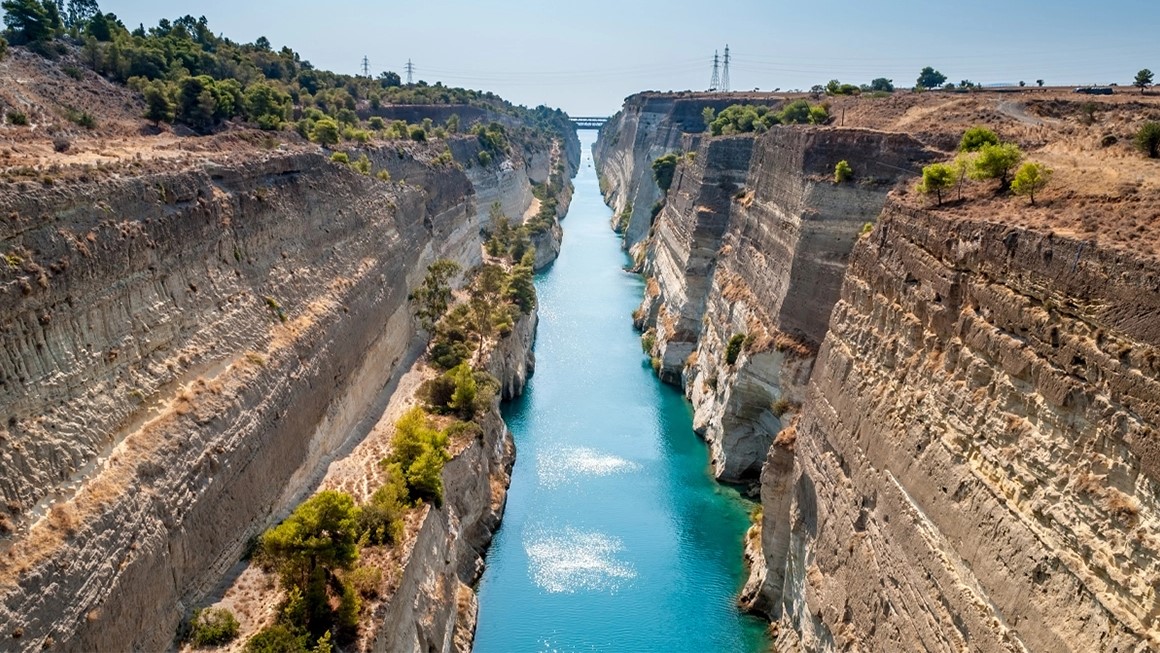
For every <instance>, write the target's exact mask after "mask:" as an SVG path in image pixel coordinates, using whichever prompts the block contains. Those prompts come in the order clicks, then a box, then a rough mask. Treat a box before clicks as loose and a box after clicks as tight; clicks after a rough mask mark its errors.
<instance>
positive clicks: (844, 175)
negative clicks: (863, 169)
mask: <svg viewBox="0 0 1160 653" xmlns="http://www.w3.org/2000/svg"><path fill="white" fill-rule="evenodd" d="M853 176H854V169H853V168H851V167H850V162H849V161H846V160H845V159H842V160H841V161H839V162H838V163H837V165H835V166H834V183H835V184H840V183H842V182H843V181H847V180H849V179H851V178H852V177H853Z"/></svg>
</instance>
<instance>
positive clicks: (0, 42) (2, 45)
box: [0, 36, 8, 61]
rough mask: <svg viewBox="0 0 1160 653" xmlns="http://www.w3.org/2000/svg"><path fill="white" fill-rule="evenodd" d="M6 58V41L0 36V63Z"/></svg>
mask: <svg viewBox="0 0 1160 653" xmlns="http://www.w3.org/2000/svg"><path fill="white" fill-rule="evenodd" d="M7 56H8V39H6V38H4V37H3V36H0V61H4V57H7Z"/></svg>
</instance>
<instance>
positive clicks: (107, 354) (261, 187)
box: [0, 139, 531, 650]
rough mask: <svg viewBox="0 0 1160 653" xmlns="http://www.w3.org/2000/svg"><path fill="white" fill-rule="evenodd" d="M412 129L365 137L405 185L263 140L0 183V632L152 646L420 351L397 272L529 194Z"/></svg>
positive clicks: (459, 249) (467, 248)
mask: <svg viewBox="0 0 1160 653" xmlns="http://www.w3.org/2000/svg"><path fill="white" fill-rule="evenodd" d="M464 140H466V141H468V143H467V144H466V145H464V144H456V143H452V148H453V150H455V154H456V157H457V159H459V160H466V158H462V159H461V158H460V152H459V149H460V148H469V149H470V148H471V147H473V146H472V145H471V144H470V143H471V142H473V139H464ZM416 147H417V146H411V145H408V146H407V147H406V148H404V149H399V148H396V147H394V146H388V147H385V148H382V149H381V150H373V149H372V150H371V151H369V152H368V153H369V154H370V156H371V159H372V161H373V162H374V163H375V167H376V168H385V169H387V170H388V171H389V172H390V173H391V177H392V178H393V179H394V180H403V181H406V183H405V184H398V183H384V182H381V181H378V180H375V179H372V178H370V177H365V176H362V175H359V174H357V173H355V172H353V171H352V170H351V169H350V168H348V167H346V166H340V165H336V164H332V163H331V162H329V161H328V160H327V158H326V157H325V156H324V155H322V154H321V153H285V154H281V153H273V154H270V155H268V156H267V157H266V158H264V159H261V160H255V161H249V162H244V163H236V162H223V163H222V164H220V165H215V166H208V167H206V168H204V169H200V170H189V171H183V172H175V173H172V174H164V175H153V176H148V177H141V178H132V179H121V180H118V181H112V182H103V183H100V184H92V185H88V186H81V187H70V188H61V189H58V190H45V191H40V192H35V193H22V194H7V195H5V196H4V197H3V198H2V199H0V213H2V214H3V215H5V216H8V217H7V218H6V220H5V221H4V222H3V223H2V224H0V243H2V247H3V252H2V253H3V254H4V256H5V261H4V262H3V264H2V265H0V268H3V269H0V407H2V408H0V414H3V415H4V418H5V421H4V423H3V424H0V459H2V460H3V467H4V470H5V473H4V474H3V475H0V498H2V499H3V502H4V504H3V507H2V508H0V514H2V515H3V520H2V522H0V526H2V527H3V529H2V530H3V531H6V532H5V533H4V537H3V540H2V541H0V549H2V551H0V632H2V633H3V636H4V637H5V641H7V642H8V644H6V645H5V646H6V647H8V648H11V649H13V650H40V649H42V648H50V649H52V648H58V649H64V650H126V649H142V650H159V649H164V648H166V647H167V646H168V645H169V643H170V641H171V640H172V638H173V635H174V632H175V629H176V626H177V624H178V622H179V620H180V619H181V618H182V616H183V615H184V614H185V613H187V612H188V610H190V609H191V608H192V607H193V606H194V605H195V603H196V602H197V601H198V600H200V597H202V596H204V595H205V594H206V593H207V592H209V591H210V589H211V588H213V587H214V586H215V585H216V584H217V583H218V582H219V579H220V578H221V577H222V575H223V574H224V573H225V571H226V570H227V569H229V568H230V567H231V566H232V565H233V564H234V563H235V562H236V561H237V559H238V558H239V557H240V555H241V553H242V550H243V548H244V547H245V544H246V542H247V541H248V540H249V539H250V538H252V537H253V536H254V535H256V534H257V533H259V532H261V531H262V530H263V529H264V528H266V527H267V526H269V525H270V524H271V523H273V522H274V521H276V520H277V519H278V518H280V517H281V516H283V515H284V514H286V512H287V511H288V510H289V508H291V507H292V506H293V505H294V504H295V503H296V502H297V501H298V500H299V499H300V498H301V497H302V496H303V495H304V494H305V493H307V492H309V491H310V490H311V488H312V487H313V486H314V484H315V483H316V482H317V479H318V478H319V477H320V474H321V472H322V470H323V469H324V468H325V465H326V464H327V462H328V461H329V460H331V459H332V458H333V457H334V456H335V455H336V454H337V453H338V452H340V451H341V450H344V449H345V448H349V447H350V446H351V445H352V443H354V442H357V441H358V439H359V438H360V437H362V436H363V435H365V433H366V429H367V427H366V426H365V425H364V422H365V421H366V418H367V416H368V411H371V410H372V409H373V407H374V406H376V405H381V403H382V402H383V400H384V395H385V394H387V393H389V391H390V387H391V386H390V381H391V379H392V378H394V377H395V376H396V375H397V374H399V373H401V371H402V370H405V369H406V368H407V367H408V366H409V363H410V361H411V360H413V358H414V356H415V355H417V353H418V350H419V346H418V345H419V343H417V342H416V340H415V339H414V338H413V336H414V327H413V325H412V320H411V318H410V315H409V307H408V305H407V304H408V303H407V295H408V292H409V289H410V288H412V287H413V286H414V285H415V284H416V283H417V282H418V281H419V280H420V279H421V278H422V275H423V274H424V271H425V268H426V266H427V264H429V263H430V262H431V261H432V260H434V259H436V258H440V257H450V258H453V259H455V260H457V261H458V262H459V263H460V264H461V265H463V266H464V267H471V266H473V265H475V264H477V263H478V262H479V260H480V230H481V227H482V226H484V224H483V223H484V222H485V221H486V219H487V207H488V206H490V204H491V202H493V201H500V202H501V203H502V204H504V205H505V207H510V209H511V210H512V211H513V213H515V214H520V213H522V212H523V211H524V210H526V209H527V206H528V204H529V203H530V198H531V195H530V183H531V181H530V175H529V174H528V173H527V172H526V171H527V170H528V166H527V164H526V163H525V161H524V160H521V159H520V158H518V155H517V158H516V160H515V161H513V162H512V164H511V165H510V170H507V169H504V168H503V167H501V166H496V165H493V166H491V167H489V168H488V169H483V170H480V169H470V168H469V169H467V170H466V171H464V170H461V169H460V168H459V167H456V166H440V165H438V164H434V163H425V161H430V160H431V159H432V158H433V157H432V156H431V154H432V153H425V152H424V151H422V150H421V148H420V149H416ZM509 173H510V174H509ZM521 369H526V366H523V367H521V365H520V364H519V361H517V360H515V359H514V358H513V359H512V361H510V365H509V366H508V367H507V368H505V369H504V370H501V371H503V372H504V374H505V375H508V377H509V378H511V379H512V380H511V381H510V383H509V384H508V385H509V388H515V387H516V386H518V384H519V383H520V381H519V380H518V378H516V377H519V376H520V370H521ZM509 372H510V374H509ZM512 391H514V390H512ZM497 446H498V445H497ZM472 464H475V463H472ZM464 514H466V513H464Z"/></svg>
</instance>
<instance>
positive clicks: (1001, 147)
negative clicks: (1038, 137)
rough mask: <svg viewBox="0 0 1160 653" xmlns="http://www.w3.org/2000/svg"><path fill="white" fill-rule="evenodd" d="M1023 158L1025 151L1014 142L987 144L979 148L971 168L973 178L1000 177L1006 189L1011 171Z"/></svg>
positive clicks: (1002, 185)
mask: <svg viewBox="0 0 1160 653" xmlns="http://www.w3.org/2000/svg"><path fill="white" fill-rule="evenodd" d="M1022 160H1023V151H1022V150H1020V149H1019V146H1018V145H1015V144H1014V143H999V144H997V145H994V144H986V145H983V146H982V147H980V148H979V151H978V154H977V155H976V156H975V159H974V163H973V165H972V166H971V169H970V172H969V174H970V177H971V179H979V180H985V179H998V180H999V188H1000V190H1006V189H1007V184H1008V180H1009V178H1010V176H1011V171H1012V170H1014V169H1015V166H1017V165H1019V163H1020V162H1021V161H1022Z"/></svg>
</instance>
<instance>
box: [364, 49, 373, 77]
mask: <svg viewBox="0 0 1160 653" xmlns="http://www.w3.org/2000/svg"><path fill="white" fill-rule="evenodd" d="M362 70H363V77H370V76H371V60H370V59H368V58H367V56H366V55H365V54H364V55H363V60H362Z"/></svg>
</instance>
